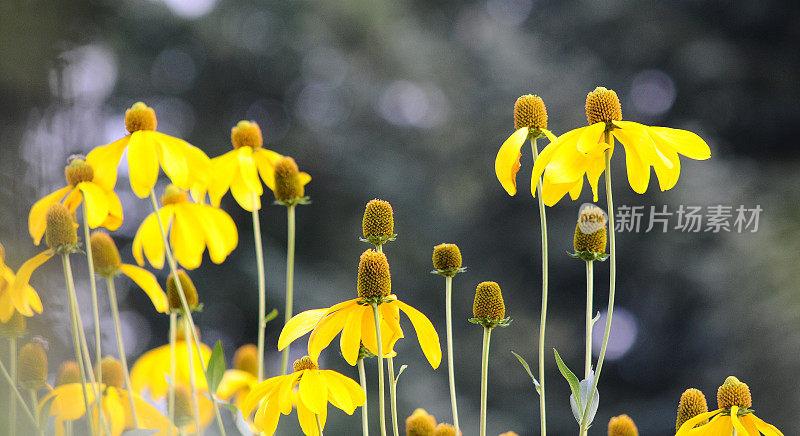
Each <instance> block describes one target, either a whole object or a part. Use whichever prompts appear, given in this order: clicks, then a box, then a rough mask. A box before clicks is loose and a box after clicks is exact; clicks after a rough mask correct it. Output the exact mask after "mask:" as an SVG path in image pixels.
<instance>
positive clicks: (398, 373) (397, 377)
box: [394, 365, 408, 386]
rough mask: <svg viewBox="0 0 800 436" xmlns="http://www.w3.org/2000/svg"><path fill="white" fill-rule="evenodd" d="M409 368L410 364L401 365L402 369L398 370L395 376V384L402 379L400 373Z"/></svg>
mask: <svg viewBox="0 0 800 436" xmlns="http://www.w3.org/2000/svg"><path fill="white" fill-rule="evenodd" d="M406 368H408V365H403V366H401V367H400V371H397V375H396V376H395V378H394V385H395V386H397V381H398V380H400V374H402V373H403V371H405V370H406Z"/></svg>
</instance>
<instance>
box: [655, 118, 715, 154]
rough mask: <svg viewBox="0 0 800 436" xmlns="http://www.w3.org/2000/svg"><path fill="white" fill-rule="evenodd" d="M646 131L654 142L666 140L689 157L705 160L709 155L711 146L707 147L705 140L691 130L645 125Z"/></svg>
mask: <svg viewBox="0 0 800 436" xmlns="http://www.w3.org/2000/svg"><path fill="white" fill-rule="evenodd" d="M647 131H648V133H650V137H651V138H653V140H654V141H655V142H656V143H660V142H661V141H663V142H666V143H668V144H669V145H670V146H671V147H672V148H674V149H675V151H677V152H678V153H680V154H682V155H684V156H686V157H688V158H689V159H696V160H705V159H708V158H709V157H711V148H709V147H708V144H706V141H704V140H703V138H701V137H699V136H697V135H696V134H694V133H692V132H689V131H687V130H681V129H671V128H669V127H650V126H647Z"/></svg>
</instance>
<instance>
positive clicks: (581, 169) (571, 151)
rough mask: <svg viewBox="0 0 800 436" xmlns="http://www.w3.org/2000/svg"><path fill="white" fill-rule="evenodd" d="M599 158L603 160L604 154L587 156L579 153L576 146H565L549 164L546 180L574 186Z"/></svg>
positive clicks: (545, 174)
mask: <svg viewBox="0 0 800 436" xmlns="http://www.w3.org/2000/svg"><path fill="white" fill-rule="evenodd" d="M598 158H602V154H600V155H597V154H594V155H587V154H584V153H581V152H580V151H578V147H577V145H575V144H571V143H569V144H564V146H562V147H560V148H559V150H558V153H556V154H554V155H553V158H552V159H550V163H549V164H547V169H546V170H545V173H544V176H545V180H547V181H549V182H550V183H555V184H561V183H568V184H569V186H572V185H574V184H575V182H576V181H577V180H578V179H580V178H582V177H583V175H584V174H585V173H586V168H587V166H588V165H589V163H590V162H591V161H592V160H593V159H598Z"/></svg>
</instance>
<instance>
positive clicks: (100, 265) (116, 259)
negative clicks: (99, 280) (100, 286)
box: [90, 230, 122, 277]
mask: <svg viewBox="0 0 800 436" xmlns="http://www.w3.org/2000/svg"><path fill="white" fill-rule="evenodd" d="M90 241H91V244H92V262H93V263H94V270H95V271H97V273H98V274H100V275H101V276H103V277H113V276H114V275H116V274H117V273H118V272H119V267H120V265H122V259H120V256H119V250H117V245H116V244H115V243H114V240H113V239H112V238H111V236H110V235H109V234H108V233H106V232H104V231H102V230H95V231H94V232H92V236H91V237H90Z"/></svg>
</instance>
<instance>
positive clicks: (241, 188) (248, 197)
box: [231, 170, 261, 212]
mask: <svg viewBox="0 0 800 436" xmlns="http://www.w3.org/2000/svg"><path fill="white" fill-rule="evenodd" d="M231 195H233V198H234V200H236V202H237V203H239V206H241V207H242V209H244V210H246V211H248V212H252V211H253V208H255V209H256V210H260V209H261V197H260V196H259V195H258V194H256V196H255V201H254V199H253V191H252V190H250V187H249V185H248V184H247V182H245V180H244V176H243V175H242V172H241V171H239V170H237V171H236V173H234V175H233V180H231Z"/></svg>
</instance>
